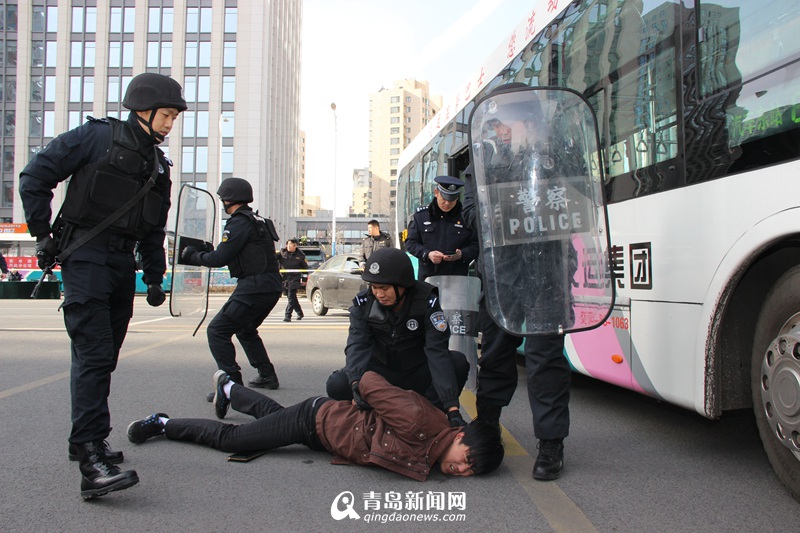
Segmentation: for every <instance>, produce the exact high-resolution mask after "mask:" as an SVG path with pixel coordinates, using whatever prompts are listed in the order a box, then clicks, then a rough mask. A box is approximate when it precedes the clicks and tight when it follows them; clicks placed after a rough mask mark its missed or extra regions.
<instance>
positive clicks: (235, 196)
mask: <svg viewBox="0 0 800 533" xmlns="http://www.w3.org/2000/svg"><path fill="white" fill-rule="evenodd" d="M217 196H219V199H220V200H222V201H223V202H231V203H233V204H249V203H250V202H252V201H253V187H252V186H251V185H250V182H248V181H247V180H246V179H242V178H227V179H224V180H222V183H220V184H219V189H217Z"/></svg>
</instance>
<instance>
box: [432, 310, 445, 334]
mask: <svg viewBox="0 0 800 533" xmlns="http://www.w3.org/2000/svg"><path fill="white" fill-rule="evenodd" d="M431 323H432V324H433V327H435V328H436V329H438V330H439V331H447V317H446V316H445V314H444V312H442V311H436V312H435V313H433V314H432V315H431Z"/></svg>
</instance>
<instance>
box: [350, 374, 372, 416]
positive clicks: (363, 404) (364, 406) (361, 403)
mask: <svg viewBox="0 0 800 533" xmlns="http://www.w3.org/2000/svg"><path fill="white" fill-rule="evenodd" d="M352 388H353V401H354V402H356V405H357V406H358V408H359V409H361V410H362V411H369V410H371V409H372V406H371V405H370V404H368V403H367V401H366V400H365V399H364V398H362V397H361V392H360V391H359V390H358V381H355V382H353V385H352Z"/></svg>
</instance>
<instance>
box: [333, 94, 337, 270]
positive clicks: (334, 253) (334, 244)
mask: <svg viewBox="0 0 800 533" xmlns="http://www.w3.org/2000/svg"><path fill="white" fill-rule="evenodd" d="M331 109H332V110H333V238H332V239H331V256H334V255H336V156H337V154H338V146H337V145H338V130H337V125H336V104H335V103H333V102H331Z"/></svg>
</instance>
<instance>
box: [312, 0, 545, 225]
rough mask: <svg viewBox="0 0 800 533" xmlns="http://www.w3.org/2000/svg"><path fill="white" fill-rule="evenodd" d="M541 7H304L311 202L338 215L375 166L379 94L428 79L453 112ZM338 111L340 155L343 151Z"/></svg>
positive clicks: (447, 2)
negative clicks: (454, 101)
mask: <svg viewBox="0 0 800 533" xmlns="http://www.w3.org/2000/svg"><path fill="white" fill-rule="evenodd" d="M535 3H536V2H535V0H399V1H397V0H396V1H392V2H388V1H385V0H371V1H366V0H333V1H332V0H304V3H303V45H302V51H303V59H302V82H301V90H302V92H301V113H300V117H301V118H300V127H301V128H302V129H304V130H305V132H306V194H307V195H314V196H321V197H322V207H323V208H327V209H330V208H331V207H332V206H333V196H334V187H333V181H334V153H336V161H337V164H336V169H335V175H336V184H337V186H336V214H337V216H344V215H346V213H347V207H348V206H349V205H350V197H351V188H352V174H353V169H354V168H363V167H366V166H367V163H368V159H369V153H368V151H369V139H368V133H369V95H370V93H373V92H377V91H378V90H379V89H380V88H381V86H386V87H390V86H391V85H392V83H393V82H394V81H395V80H400V79H403V78H416V79H419V80H428V81H429V82H430V86H431V91H432V92H433V93H434V94H440V95H442V96H443V97H444V101H445V103H446V102H447V101H448V99H450V98H451V97H452V96H453V95H454V94H455V93H456V91H458V90H459V88H460V87H461V85H462V84H463V82H464V81H465V80H467V79H468V78H469V77H470V76H471V75H472V74H474V73H475V71H476V70H477V69H478V68H479V66H480V64H481V63H482V62H483V60H484V59H486V57H487V56H489V54H490V53H491V52H492V51H494V50H495V48H497V46H498V45H499V44H500V43H501V42H502V41H504V40H505V39H506V37H507V36H508V35H509V34H510V33H511V31H512V29H513V28H514V27H515V26H516V24H517V23H518V22H519V21H520V20H522V19H523V18H524V17H526V16H528V15H529V14H530V11H531V10H532V9H533V6H534V4H535ZM331 102H335V103H336V116H337V120H336V123H337V128H336V131H337V135H336V137H337V138H338V142H337V143H336V144H337V148H338V149H337V150H336V151H334V137H335V136H334V116H333V111H332V110H331Z"/></svg>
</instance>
